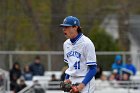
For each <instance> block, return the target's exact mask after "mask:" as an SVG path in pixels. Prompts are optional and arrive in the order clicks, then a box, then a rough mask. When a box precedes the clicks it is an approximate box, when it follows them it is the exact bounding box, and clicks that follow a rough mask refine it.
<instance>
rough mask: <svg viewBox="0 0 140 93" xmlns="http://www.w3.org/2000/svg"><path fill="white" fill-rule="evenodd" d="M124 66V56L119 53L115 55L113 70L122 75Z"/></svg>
mask: <svg viewBox="0 0 140 93" xmlns="http://www.w3.org/2000/svg"><path fill="white" fill-rule="evenodd" d="M122 68H124V63H123V62H122V57H121V56H120V55H117V56H116V57H115V61H114V63H113V64H112V70H113V72H116V73H117V74H118V75H120V73H121V69H122Z"/></svg>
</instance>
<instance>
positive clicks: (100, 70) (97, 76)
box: [95, 66, 103, 79]
mask: <svg viewBox="0 0 140 93" xmlns="http://www.w3.org/2000/svg"><path fill="white" fill-rule="evenodd" d="M102 72H103V71H102V68H101V67H100V66H97V73H96V75H95V79H99V78H100V77H101V75H102Z"/></svg>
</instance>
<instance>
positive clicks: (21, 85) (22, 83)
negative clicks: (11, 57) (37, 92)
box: [18, 78, 27, 92]
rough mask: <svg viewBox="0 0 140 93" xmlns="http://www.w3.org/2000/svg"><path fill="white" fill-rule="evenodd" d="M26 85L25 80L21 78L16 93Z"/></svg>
mask: <svg viewBox="0 0 140 93" xmlns="http://www.w3.org/2000/svg"><path fill="white" fill-rule="evenodd" d="M26 86H27V85H26V84H25V80H24V79H23V78H20V79H19V84H18V92H19V91H21V90H22V89H24V88H25V87H26Z"/></svg>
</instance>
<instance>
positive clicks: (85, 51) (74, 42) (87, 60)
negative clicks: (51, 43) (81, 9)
mask: <svg viewBox="0 0 140 93" xmlns="http://www.w3.org/2000/svg"><path fill="white" fill-rule="evenodd" d="M60 27H62V28H63V32H64V35H65V36H66V37H67V38H68V39H67V40H66V41H65V42H64V44H63V49H64V61H65V62H66V63H68V69H67V70H66V71H65V73H66V76H65V80H64V82H70V83H72V84H76V83H78V85H77V86H76V88H74V89H71V90H70V93H94V89H95V78H94V76H95V74H96V67H97V64H96V54H95V47H94V44H93V43H92V41H91V40H90V39H89V38H88V37H86V36H85V35H83V33H82V30H81V27H80V21H79V19H78V18H76V17H74V16H68V17H66V18H65V19H64V21H63V24H60Z"/></svg>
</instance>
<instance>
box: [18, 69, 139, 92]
mask: <svg viewBox="0 0 140 93" xmlns="http://www.w3.org/2000/svg"><path fill="white" fill-rule="evenodd" d="M52 74H55V75H56V77H57V79H60V76H61V74H62V72H61V71H46V72H45V76H35V77H33V81H35V80H38V81H39V83H40V84H41V85H42V87H43V88H44V90H45V91H46V93H64V92H63V91H61V90H48V87H49V86H48V81H49V80H50V79H51V75H52ZM103 74H104V75H106V76H109V75H110V74H111V72H109V71H104V72H103ZM131 79H132V81H133V83H134V81H135V83H136V82H137V83H136V84H134V85H132V84H131V86H129V85H128V86H127V88H122V86H117V87H112V86H111V85H109V84H105V83H102V85H99V83H98V82H96V88H95V93H140V72H137V74H136V76H132V77H131ZM33 81H26V83H27V85H29V86H31V85H32V84H33ZM57 83H60V82H57ZM108 83H110V82H108ZM118 83H122V82H118ZM135 86H137V89H134V88H133V87H135ZM129 87H132V88H129ZM20 93H26V92H20Z"/></svg>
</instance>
